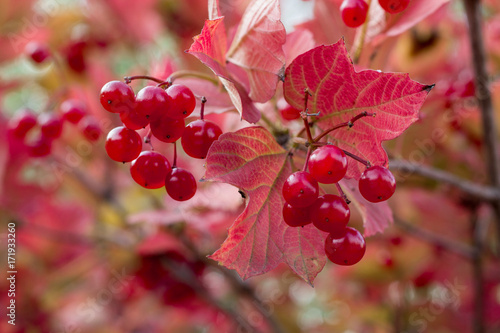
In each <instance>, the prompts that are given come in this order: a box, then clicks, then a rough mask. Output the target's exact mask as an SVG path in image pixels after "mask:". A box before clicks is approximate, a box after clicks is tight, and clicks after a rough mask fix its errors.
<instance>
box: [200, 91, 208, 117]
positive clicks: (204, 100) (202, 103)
mask: <svg viewBox="0 0 500 333" xmlns="http://www.w3.org/2000/svg"><path fill="white" fill-rule="evenodd" d="M206 102H207V98H206V97H205V96H201V108H200V119H201V120H203V116H204V113H205V103H206Z"/></svg>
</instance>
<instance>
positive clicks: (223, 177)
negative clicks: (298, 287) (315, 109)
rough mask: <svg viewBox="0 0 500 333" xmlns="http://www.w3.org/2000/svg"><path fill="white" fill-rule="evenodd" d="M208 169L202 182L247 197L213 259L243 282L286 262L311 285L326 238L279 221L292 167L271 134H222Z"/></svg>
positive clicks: (321, 260)
mask: <svg viewBox="0 0 500 333" xmlns="http://www.w3.org/2000/svg"><path fill="white" fill-rule="evenodd" d="M206 165H207V171H206V174H205V176H204V179H205V180H207V181H216V182H224V183H228V184H231V185H233V186H236V187H238V188H240V190H242V191H244V192H245V194H246V196H247V198H248V199H247V200H248V201H247V206H246V207H245V210H244V211H243V213H242V214H241V215H240V216H239V217H238V218H237V219H236V221H235V222H234V223H233V225H232V226H231V227H230V229H229V235H228V237H227V239H226V240H225V241H224V243H223V244H222V245H221V248H220V249H219V250H217V251H216V252H215V253H214V254H213V255H212V256H211V258H212V259H214V260H217V261H218V262H220V263H221V264H222V265H224V266H226V267H228V268H231V269H235V270H236V271H237V272H238V274H240V276H241V277H242V278H244V279H246V278H249V277H251V276H254V275H258V274H263V273H266V272H268V271H269V270H271V269H273V268H274V267H276V265H278V264H279V263H281V262H285V263H287V264H288V265H289V266H290V267H291V268H292V269H293V270H294V271H295V272H296V273H297V274H298V275H299V276H301V277H302V278H303V279H304V280H306V281H307V282H308V283H310V284H312V282H313V280H314V278H315V277H316V275H317V274H318V273H319V272H320V271H321V270H322V269H323V266H324V265H325V262H326V259H325V254H324V248H323V247H324V240H325V237H326V235H325V234H324V233H323V232H320V231H318V230H317V229H316V228H315V227H314V226H312V225H308V226H306V227H304V228H292V227H289V226H288V225H287V224H286V223H285V222H284V221H283V217H282V212H281V211H282V207H283V204H284V199H283V196H282V193H281V191H282V187H283V183H284V181H285V180H286V178H287V177H288V175H289V174H290V173H291V166H290V163H289V161H288V153H287V152H286V151H285V150H284V149H283V148H282V147H281V146H280V145H279V144H278V143H277V142H276V141H275V139H274V137H273V136H272V135H271V133H269V132H268V131H267V130H265V129H263V128H262V127H247V128H243V129H241V130H239V131H237V132H234V133H225V134H223V135H221V136H220V138H219V140H217V141H215V142H214V144H213V145H212V147H211V148H210V151H209V152H208V156H207V162H206Z"/></svg>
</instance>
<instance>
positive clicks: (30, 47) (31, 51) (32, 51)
mask: <svg viewBox="0 0 500 333" xmlns="http://www.w3.org/2000/svg"><path fill="white" fill-rule="evenodd" d="M24 52H25V53H26V54H27V55H28V56H29V57H30V58H31V60H33V61H34V62H36V63H37V64H41V63H43V62H44V61H45V60H46V59H47V58H49V57H50V51H49V48H48V47H47V45H46V44H44V43H40V42H36V41H32V42H29V43H28V44H26V46H25V48H24Z"/></svg>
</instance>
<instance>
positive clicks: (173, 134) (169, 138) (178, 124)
mask: <svg viewBox="0 0 500 333" xmlns="http://www.w3.org/2000/svg"><path fill="white" fill-rule="evenodd" d="M150 126H151V132H152V133H153V135H154V136H155V137H156V138H157V139H158V140H160V141H163V142H175V141H177V140H178V139H179V138H180V137H181V136H182V134H183V133H184V119H171V118H169V117H167V116H164V117H163V118H161V119H160V120H157V121H154V122H151V124H150Z"/></svg>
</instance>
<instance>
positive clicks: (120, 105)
mask: <svg viewBox="0 0 500 333" xmlns="http://www.w3.org/2000/svg"><path fill="white" fill-rule="evenodd" d="M99 99H100V101H101V105H102V107H103V108H104V109H105V110H107V111H109V112H113V113H122V112H127V111H129V110H131V109H133V108H134V106H135V95H134V91H133V90H132V88H131V87H130V86H129V85H128V84H126V83H124V82H121V81H110V82H108V83H106V84H105V85H104V86H103V87H102V89H101V93H100V95H99Z"/></svg>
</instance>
